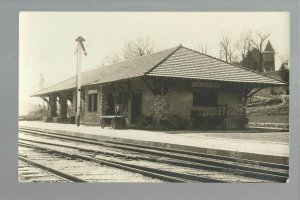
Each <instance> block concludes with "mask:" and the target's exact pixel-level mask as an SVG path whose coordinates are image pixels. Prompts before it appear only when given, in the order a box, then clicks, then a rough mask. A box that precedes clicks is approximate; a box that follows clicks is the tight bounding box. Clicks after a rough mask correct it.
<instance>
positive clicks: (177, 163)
mask: <svg viewBox="0 0 300 200" xmlns="http://www.w3.org/2000/svg"><path fill="white" fill-rule="evenodd" d="M20 140H22V141H27V142H33V143H39V144H44V145H52V146H58V147H65V148H72V149H76V150H79V151H85V152H92V153H93V154H94V155H96V154H102V155H106V156H107V155H109V156H114V157H122V158H130V159H139V160H145V161H150V162H160V163H166V164H171V165H174V166H180V167H189V168H195V169H204V170H210V171H218V172H229V173H232V174H236V175H241V176H245V177H250V178H256V179H261V180H269V181H276V182H286V180H287V179H288V177H286V176H281V175H272V174H266V173H260V172H252V171H246V170H238V169H235V170H234V169H227V168H223V167H218V166H213V165H207V164H199V163H193V162H185V161H180V160H176V159H175V160H168V159H163V158H161V157H157V158H153V157H152V158H149V157H145V156H131V155H123V154H120V153H110V152H101V151H95V150H94V149H87V148H80V147H77V146H72V145H63V144H54V143H50V142H42V141H36V140H28V139H20Z"/></svg>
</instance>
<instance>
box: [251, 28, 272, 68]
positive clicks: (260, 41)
mask: <svg viewBox="0 0 300 200" xmlns="http://www.w3.org/2000/svg"><path fill="white" fill-rule="evenodd" d="M270 35H271V34H270V33H268V34H264V33H261V32H257V33H256V39H254V38H253V37H251V38H250V41H251V43H252V44H253V45H254V47H255V48H256V49H257V50H258V53H259V63H258V70H259V72H263V69H262V65H263V53H264V49H263V47H264V43H265V41H266V40H267V38H268V37H269V36H270Z"/></svg>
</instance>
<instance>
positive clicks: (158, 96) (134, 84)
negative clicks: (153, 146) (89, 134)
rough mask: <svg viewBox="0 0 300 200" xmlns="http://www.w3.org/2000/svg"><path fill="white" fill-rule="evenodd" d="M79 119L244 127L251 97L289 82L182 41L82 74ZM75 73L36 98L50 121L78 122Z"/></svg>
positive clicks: (113, 123)
mask: <svg viewBox="0 0 300 200" xmlns="http://www.w3.org/2000/svg"><path fill="white" fill-rule="evenodd" d="M81 84H82V86H81V89H80V92H81V102H80V123H81V124H90V125H101V126H102V127H104V126H112V127H113V128H125V127H129V128H130V127H131V128H141V129H155V128H158V127H159V128H168V129H216V128H229V129H234V128H242V127H244V125H245V124H246V123H247V119H246V116H245V105H246V102H247V99H248V98H249V97H251V96H252V95H254V94H255V93H256V92H258V91H259V90H261V89H262V88H266V87H275V86H282V85H285V83H284V82H282V81H279V80H276V79H274V78H270V77H268V76H265V75H263V74H260V73H257V72H254V71H251V70H249V69H245V68H242V67H239V66H236V65H233V64H230V63H227V62H225V61H222V60H220V59H217V58H214V57H211V56H209V55H205V54H202V53H199V52H197V51H194V50H191V49H189V48H186V47H184V46H182V45H179V46H177V47H174V48H170V49H166V50H163V51H160V52H157V53H153V54H149V55H145V56H141V57H137V58H133V59H129V60H125V61H123V62H119V63H115V64H112V65H108V66H104V67H100V68H97V69H94V70H90V71H86V72H83V73H82V74H81ZM76 87H77V85H76V76H74V77H72V78H70V79H67V80H65V81H63V82H60V83H58V84H56V85H53V86H51V87H48V88H46V89H44V90H42V91H39V92H37V93H35V94H33V95H32V96H34V97H41V98H42V99H43V100H45V101H46V102H47V103H48V106H49V113H48V116H47V117H45V118H44V120H45V121H53V122H63V123H68V122H69V123H74V122H75V116H76V106H77V102H76V100H77V89H76Z"/></svg>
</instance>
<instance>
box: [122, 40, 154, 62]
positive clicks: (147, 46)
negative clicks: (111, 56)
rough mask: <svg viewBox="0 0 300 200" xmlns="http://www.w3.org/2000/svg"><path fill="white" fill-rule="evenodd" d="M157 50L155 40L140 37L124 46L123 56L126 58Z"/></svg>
mask: <svg viewBox="0 0 300 200" xmlns="http://www.w3.org/2000/svg"><path fill="white" fill-rule="evenodd" d="M155 51H156V48H155V45H154V42H153V41H152V40H150V39H149V38H148V37H147V38H139V39H137V40H134V41H129V42H127V43H126V44H125V46H124V51H123V57H124V58H125V59H129V58H135V57H139V56H143V55H147V54H150V53H153V52H155Z"/></svg>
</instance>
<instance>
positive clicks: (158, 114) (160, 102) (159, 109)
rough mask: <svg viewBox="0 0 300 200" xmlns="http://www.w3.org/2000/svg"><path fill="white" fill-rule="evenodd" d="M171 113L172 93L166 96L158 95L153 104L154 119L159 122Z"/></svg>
mask: <svg viewBox="0 0 300 200" xmlns="http://www.w3.org/2000/svg"><path fill="white" fill-rule="evenodd" d="M169 112H170V93H167V94H166V95H157V96H155V97H154V102H153V117H154V119H155V120H156V121H159V120H160V119H161V118H162V116H163V115H164V114H169Z"/></svg>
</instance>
